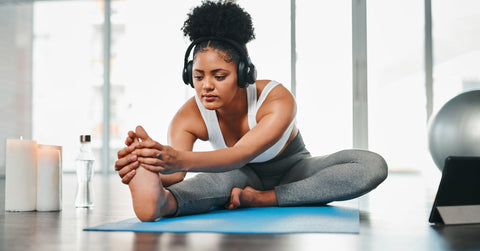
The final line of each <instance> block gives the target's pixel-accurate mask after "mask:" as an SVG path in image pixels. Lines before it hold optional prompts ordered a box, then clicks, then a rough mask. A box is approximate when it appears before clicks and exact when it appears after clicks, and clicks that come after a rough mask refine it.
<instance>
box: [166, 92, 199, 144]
mask: <svg viewBox="0 0 480 251" xmlns="http://www.w3.org/2000/svg"><path fill="white" fill-rule="evenodd" d="M171 127H172V128H177V129H179V128H183V129H184V130H187V131H190V132H191V133H193V134H195V135H196V136H197V137H198V138H204V137H205V135H204V134H205V132H206V126H205V123H203V118H202V115H201V113H200V110H199V109H198V106H197V103H196V101H195V97H194V96H193V97H191V98H189V99H188V100H187V101H186V102H185V103H184V104H183V105H182V107H180V109H178V111H177V113H176V114H175V116H174V117H173V119H172V122H171Z"/></svg>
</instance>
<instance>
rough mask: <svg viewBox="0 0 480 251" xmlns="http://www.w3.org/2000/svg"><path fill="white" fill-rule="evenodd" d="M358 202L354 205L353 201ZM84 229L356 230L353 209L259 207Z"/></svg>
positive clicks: (276, 232) (340, 231)
mask: <svg viewBox="0 0 480 251" xmlns="http://www.w3.org/2000/svg"><path fill="white" fill-rule="evenodd" d="M357 205H358V204H357ZM84 230H86V231H133V232H169V233H190V232H210V233H242V234H289V233H353V234H355V233H358V232H359V212H358V207H357V208H351V207H339V206H323V207H263V208H242V209H236V210H212V211H210V212H208V213H205V214H198V215H188V216H180V217H172V218H160V219H159V220H158V221H156V222H140V221H139V220H138V219H137V218H132V219H127V220H123V221H119V222H112V223H106V224H103V225H99V226H96V227H89V228H85V229H84Z"/></svg>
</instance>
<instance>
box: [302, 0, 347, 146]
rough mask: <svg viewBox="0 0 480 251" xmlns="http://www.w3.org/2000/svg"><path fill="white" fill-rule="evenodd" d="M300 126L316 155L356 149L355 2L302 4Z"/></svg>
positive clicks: (313, 2) (312, 2) (307, 142)
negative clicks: (353, 99)
mask: <svg viewBox="0 0 480 251" xmlns="http://www.w3.org/2000/svg"><path fill="white" fill-rule="evenodd" d="M296 11H297V14H296V17H297V21H296V23H297V25H296V34H297V39H296V51H297V65H296V69H297V88H296V90H297V91H296V93H297V95H296V98H297V104H298V109H297V110H298V111H297V114H298V116H297V122H298V127H299V128H300V131H301V133H302V136H303V138H304V140H305V144H306V145H307V148H308V149H309V150H310V152H312V154H314V155H322V154H328V153H331V152H333V151H337V150H340V149H345V148H350V147H352V35H351V34H352V28H351V27H352V26H351V22H352V18H351V13H352V11H351V3H350V1H325V0H324V1H297V6H296Z"/></svg>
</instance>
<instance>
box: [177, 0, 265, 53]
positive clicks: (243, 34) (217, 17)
mask: <svg viewBox="0 0 480 251" xmlns="http://www.w3.org/2000/svg"><path fill="white" fill-rule="evenodd" d="M182 31H183V34H184V35H185V36H188V37H189V38H190V40H191V41H194V40H196V39H198V38H201V37H223V38H228V39H231V40H234V41H236V42H237V43H239V44H247V43H248V42H249V41H251V40H253V39H254V38H255V34H254V29H253V25H252V18H251V17H250V14H248V13H247V12H246V11H244V10H243V9H242V8H241V7H240V6H239V5H237V4H236V3H233V2H230V1H218V2H213V1H206V2H203V3H202V5H200V6H197V7H195V8H194V9H193V10H192V11H191V12H190V13H189V14H188V18H187V20H185V23H184V24H183V27H182Z"/></svg>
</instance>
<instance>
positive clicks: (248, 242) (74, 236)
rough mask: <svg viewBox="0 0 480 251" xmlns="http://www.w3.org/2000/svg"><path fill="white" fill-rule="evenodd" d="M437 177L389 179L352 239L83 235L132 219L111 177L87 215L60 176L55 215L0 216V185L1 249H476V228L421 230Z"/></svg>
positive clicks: (365, 204) (124, 191)
mask: <svg viewBox="0 0 480 251" xmlns="http://www.w3.org/2000/svg"><path fill="white" fill-rule="evenodd" d="M427 176H428V177H427ZM439 178H440V176H439V175H436V176H435V175H433V176H432V175H424V174H423V175H422V174H421V173H404V174H401V173H393V174H390V175H389V177H388V178H387V180H386V181H385V182H384V183H383V184H381V185H380V186H379V187H378V188H377V189H376V190H374V191H372V192H371V193H370V194H368V195H366V196H364V197H362V198H360V234H358V235H357V234H286V235H254V234H252V235H248V234H211V233H189V234H171V233H164V234H152V233H132V232H86V231H82V229H83V228H84V227H87V226H95V225H99V224H102V223H107V222H112V221H118V220H123V219H127V218H131V217H134V213H133V210H132V207H131V200H130V195H129V190H128V187H127V186H125V185H123V184H122V183H121V182H120V180H119V178H118V177H117V176H115V175H109V176H101V175H97V176H96V177H95V192H96V200H95V202H96V205H95V207H94V208H93V209H89V210H88V209H76V208H75V207H74V206H73V198H74V192H75V184H76V183H75V182H76V180H75V176H74V175H68V174H66V175H64V177H63V179H64V182H63V184H64V189H63V210H62V211H61V212H22V213H13V212H5V211H4V187H5V180H4V179H0V203H1V204H0V208H1V209H0V210H1V211H0V250H150V249H155V250H250V251H251V250H256V251H257V250H275V251H278V250H320V249H324V250H349V251H351V250H480V224H477V225H461V226H448V227H444V226H432V225H430V224H429V223H428V215H429V214H430V210H431V206H432V203H433V198H434V196H435V193H436V189H437V187H436V186H437V185H438V182H439Z"/></svg>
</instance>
